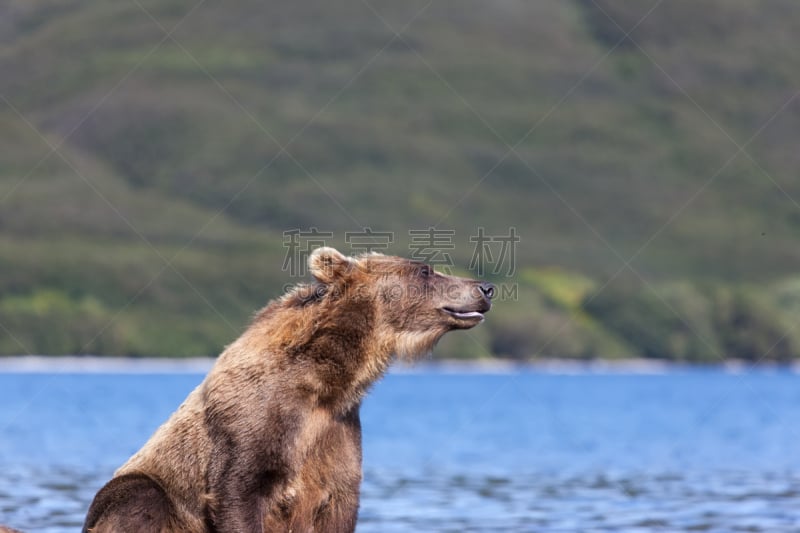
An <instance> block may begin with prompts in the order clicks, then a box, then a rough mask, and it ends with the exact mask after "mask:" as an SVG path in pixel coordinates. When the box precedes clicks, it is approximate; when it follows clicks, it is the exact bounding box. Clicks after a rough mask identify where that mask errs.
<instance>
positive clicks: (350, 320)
mask: <svg viewBox="0 0 800 533" xmlns="http://www.w3.org/2000/svg"><path fill="white" fill-rule="evenodd" d="M335 294H336V293H333V292H331V293H329V294H326V295H325V296H324V297H322V298H319V299H317V300H313V301H309V300H303V299H298V298H284V299H282V300H279V301H276V302H273V303H272V304H270V305H268V306H267V307H266V308H265V309H264V310H262V311H261V312H260V313H259V314H258V315H257V317H256V320H255V321H254V323H253V325H252V326H251V328H250V330H249V331H248V332H246V333H245V335H244V336H246V337H251V338H255V339H259V342H263V341H266V343H267V345H268V346H269V348H268V352H269V353H268V358H269V359H271V360H272V361H271V363H272V364H276V363H277V364H279V365H281V366H284V365H285V367H288V368H290V369H291V370H292V372H293V373H295V374H296V375H302V376H304V379H303V383H302V386H301V387H300V388H301V389H302V391H303V393H304V394H308V395H311V396H313V397H314V401H315V403H317V404H318V405H319V406H321V407H325V408H328V409H331V410H332V411H335V412H337V413H339V414H344V413H346V412H348V411H349V410H351V409H352V408H353V407H355V406H357V405H359V404H360V402H361V400H362V398H363V397H364V395H365V394H366V392H367V391H368V390H369V388H370V386H371V385H372V384H373V383H374V382H375V381H377V380H378V379H380V377H381V376H382V375H383V374H384V373H385V372H386V370H387V369H388V367H389V365H390V364H391V361H392V356H393V353H394V346H393V344H392V343H389V342H385V341H384V339H385V338H387V336H386V335H384V334H383V331H382V328H381V327H380V326H379V325H378V322H379V317H378V313H377V306H376V303H375V301H374V300H373V299H371V298H369V297H361V298H358V297H355V296H353V295H349V296H348V295H341V296H336V295H335Z"/></svg>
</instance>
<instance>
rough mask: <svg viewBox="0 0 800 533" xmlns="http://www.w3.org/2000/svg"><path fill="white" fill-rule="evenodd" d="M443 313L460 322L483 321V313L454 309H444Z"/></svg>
mask: <svg viewBox="0 0 800 533" xmlns="http://www.w3.org/2000/svg"><path fill="white" fill-rule="evenodd" d="M442 311H444V312H445V313H447V314H448V315H450V316H452V317H453V318H457V319H459V320H476V319H477V320H478V321H483V312H481V311H475V310H465V309H453V308H452V307H442Z"/></svg>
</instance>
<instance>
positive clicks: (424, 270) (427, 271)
mask: <svg viewBox="0 0 800 533" xmlns="http://www.w3.org/2000/svg"><path fill="white" fill-rule="evenodd" d="M419 275H420V276H422V277H423V278H429V277H431V267H429V266H428V265H422V266H421V267H420V268H419Z"/></svg>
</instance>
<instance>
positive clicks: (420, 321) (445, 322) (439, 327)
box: [84, 248, 493, 533]
mask: <svg viewBox="0 0 800 533" xmlns="http://www.w3.org/2000/svg"><path fill="white" fill-rule="evenodd" d="M309 267H310V270H311V273H312V275H313V276H314V278H315V282H314V283H313V284H310V285H302V286H299V287H297V288H295V289H294V290H292V291H290V292H289V293H287V294H286V295H285V296H283V297H282V298H280V299H278V300H276V301H273V302H271V303H270V304H269V305H267V307H265V308H264V309H262V310H261V311H260V312H259V313H258V314H257V315H256V317H255V319H254V321H253V323H252V324H251V326H250V327H249V328H248V329H247V331H245V332H244V334H243V335H242V336H241V337H239V338H238V339H237V340H236V341H234V342H233V343H232V344H231V345H230V346H228V348H227V349H226V350H225V351H224V353H223V354H222V355H221V356H220V357H219V359H218V361H217V362H216V364H215V365H214V367H213V368H212V369H211V371H210V372H209V374H208V376H206V379H205V380H204V381H203V383H202V384H201V385H200V386H199V387H197V389H195V390H194V391H193V392H192V393H191V394H190V395H189V396H188V398H187V399H186V400H185V401H184V403H183V404H182V405H181V406H180V408H179V409H178V410H177V411H176V412H175V413H174V414H173V415H172V417H170V419H169V420H168V421H167V422H166V423H165V424H164V425H163V426H161V427H160V428H159V429H158V430H157V431H156V433H155V434H154V435H153V436H152V437H151V439H150V440H149V441H148V442H147V443H146V444H145V446H144V447H143V448H142V449H141V450H140V451H139V452H138V453H136V454H135V455H134V456H133V457H131V458H130V460H128V462H127V463H125V464H124V465H123V466H122V467H121V468H120V469H119V470H118V471H117V472H116V474H115V476H114V478H113V479H112V480H111V481H110V482H109V483H108V484H107V485H106V486H105V487H103V488H102V489H101V490H100V492H98V493H97V496H96V497H95V499H94V502H93V503H92V505H91V508H90V509H89V513H88V516H87V519H86V523H85V525H84V531H93V532H97V533H105V532H111V531H114V532H127V531H153V532H167V531H179V532H187V533H189V532H192V533H200V532H204V533H205V532H219V533H222V532H228V531H230V532H239V533H241V532H250V531H269V532H272V531H287V532H288V531H292V532H311V531H316V532H323V533H336V532H352V531H353V530H354V529H355V523H356V516H357V512H358V497H359V485H360V482H361V424H360V421H359V407H360V404H361V400H362V398H363V396H364V394H365V393H366V391H367V389H368V388H369V386H370V385H371V384H372V383H374V382H375V381H376V380H377V379H378V378H379V377H380V376H381V375H382V374H383V373H384V372H385V370H386V369H387V367H388V365H389V364H390V362H391V360H392V357H393V355H394V354H399V355H400V356H402V357H413V356H416V355H419V354H423V353H426V352H428V351H429V350H430V349H431V348H432V347H433V345H434V344H435V343H436V341H437V340H438V339H439V338H440V337H441V336H442V335H443V334H444V333H446V332H447V331H450V330H452V329H466V328H470V327H472V326H474V325H476V324H478V323H480V322H481V321H482V320H483V313H485V312H486V311H488V310H489V308H490V302H489V299H490V298H491V296H492V294H493V288H492V286H491V285H489V284H487V283H480V282H477V281H473V280H468V279H463V278H456V277H452V276H444V275H441V274H438V273H435V272H433V271H432V270H431V269H430V268H429V267H428V266H427V265H424V264H422V263H419V262H414V261H408V260H405V259H401V258H398V257H388V256H383V255H380V254H369V255H363V256H359V257H355V258H352V257H346V256H344V255H342V254H340V253H339V252H337V251H336V250H334V249H332V248H320V249H317V250H315V251H314V253H313V254H312V255H311V257H310V258H309Z"/></svg>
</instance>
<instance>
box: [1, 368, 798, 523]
mask: <svg viewBox="0 0 800 533" xmlns="http://www.w3.org/2000/svg"><path fill="white" fill-rule="evenodd" d="M201 379H202V374H199V373H160V374H147V373H137V374H129V373H107V374H104V373H80V374H77V373H53V374H51V373H41V372H39V373H13V372H12V373H0V398H1V399H2V401H1V403H0V523H5V524H8V525H12V526H14V527H17V528H20V529H23V530H24V531H31V532H33V531H43V532H60V531H75V530H77V529H78V528H79V526H80V524H81V523H82V521H83V515H84V513H85V511H86V508H87V506H88V504H89V502H90V501H91V498H92V497H93V495H94V493H95V491H96V490H97V489H98V488H99V487H100V486H101V485H102V484H103V483H105V481H107V479H108V478H109V477H110V476H111V474H112V472H113V470H114V469H115V468H116V467H117V466H119V465H120V464H121V463H122V462H124V461H125V460H126V459H127V457H128V456H129V455H130V454H132V453H133V452H135V451H136V450H137V449H138V448H139V447H140V446H141V445H142V444H143V443H144V441H145V440H146V439H147V437H148V436H149V435H150V434H151V432H152V431H153V430H154V429H155V428H156V427H157V426H158V425H159V424H160V423H161V422H162V421H163V420H164V419H166V417H167V416H168V415H169V414H170V413H171V412H172V410H174V409H175V408H176V407H177V406H178V405H179V403H180V402H181V401H182V400H183V398H184V397H185V396H186V394H187V393H188V392H189V391H190V390H191V389H192V388H193V387H195V385H197V383H199V382H200V381H201ZM362 423H363V429H364V474H365V479H364V484H363V487H362V504H361V511H360V519H359V526H358V531H359V532H361V533H368V532H370V533H371V532H375V533H377V532H380V533H386V532H395V531H396V532H406V531H435V532H439V531H452V532H461V531H536V532H556V531H558V532H567V531H569V532H593V531H630V532H638V531H642V532H646V531H647V532H649V531H670V532H674V531H709V532H717V531H719V532H723V531H724V532H729V531H749V532H758V531H763V532H784V531H785V532H790V531H800V376H798V375H796V374H794V373H791V372H788V371H774V372H757V373H747V374H732V373H726V372H723V371H719V370H705V371H703V370H692V371H690V370H674V371H667V372H664V373H661V374H658V375H636V374H633V375H631V374H617V373H605V374H596V373H591V372H588V373H577V374H574V375H563V374H561V375H560V374H558V373H542V372H536V371H531V370H527V371H526V370H522V371H514V372H503V373H480V372H469V371H461V372H459V371H455V372H453V371H442V370H436V369H422V370H420V371H416V372H413V373H394V374H390V375H389V376H387V377H386V378H385V379H384V380H383V381H382V382H380V383H379V384H377V386H376V387H375V388H374V390H373V391H372V393H371V394H370V396H369V397H368V398H367V400H366V401H365V403H364V407H363V411H362Z"/></svg>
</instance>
